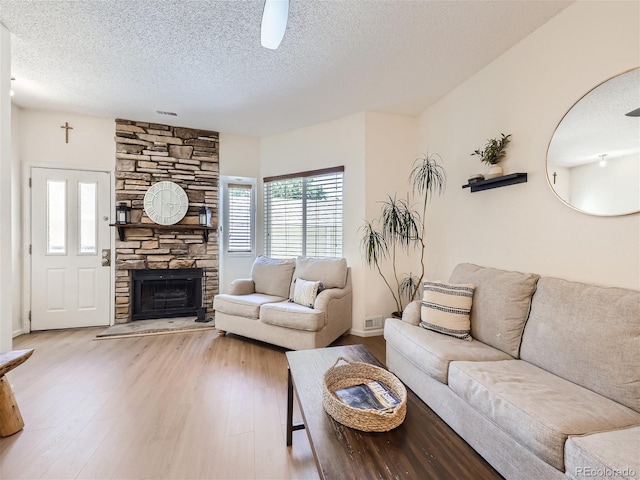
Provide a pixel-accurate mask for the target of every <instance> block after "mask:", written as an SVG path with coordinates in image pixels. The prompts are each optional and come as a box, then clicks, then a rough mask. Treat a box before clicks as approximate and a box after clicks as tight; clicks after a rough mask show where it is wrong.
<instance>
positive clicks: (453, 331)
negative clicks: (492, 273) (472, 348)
mask: <svg viewBox="0 0 640 480" xmlns="http://www.w3.org/2000/svg"><path fill="white" fill-rule="evenodd" d="M473 288H474V286H473V285H472V284H470V283H465V284H452V283H445V282H429V281H427V282H424V295H423V297H422V308H421V314H420V319H421V321H420V326H421V327H422V328H426V329H427V330H432V331H434V332H437V333H442V334H444V335H449V336H451V337H454V338H459V339H461V340H469V341H471V340H472V338H471V325H470V321H469V313H470V310H471V301H472V299H473Z"/></svg>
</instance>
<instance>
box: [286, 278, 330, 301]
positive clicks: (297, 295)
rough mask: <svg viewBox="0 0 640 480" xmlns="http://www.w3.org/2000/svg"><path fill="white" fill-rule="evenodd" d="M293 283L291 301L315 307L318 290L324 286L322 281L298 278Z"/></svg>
mask: <svg viewBox="0 0 640 480" xmlns="http://www.w3.org/2000/svg"><path fill="white" fill-rule="evenodd" d="M293 283H294V285H293V298H290V299H289V301H290V302H294V303H297V304H298V305H303V306H305V307H309V308H313V305H314V304H315V303H316V297H317V296H318V291H319V290H320V289H321V288H322V282H314V281H310V280H303V279H302V278H296V279H295V280H294V281H293Z"/></svg>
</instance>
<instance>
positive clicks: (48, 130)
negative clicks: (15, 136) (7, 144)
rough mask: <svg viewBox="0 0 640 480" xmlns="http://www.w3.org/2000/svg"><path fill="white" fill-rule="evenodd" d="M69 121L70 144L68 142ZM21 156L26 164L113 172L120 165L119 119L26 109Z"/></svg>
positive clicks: (21, 136)
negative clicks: (66, 130)
mask: <svg viewBox="0 0 640 480" xmlns="http://www.w3.org/2000/svg"><path fill="white" fill-rule="evenodd" d="M65 122H68V123H69V125H70V126H71V127H73V130H69V143H65V130H64V129H63V128H60V126H61V125H64V124H65ZM18 128H19V129H20V154H21V157H22V162H23V164H25V165H38V166H49V167H65V168H80V169H82V168H84V169H100V170H105V171H113V170H114V168H115V162H116V144H115V141H114V137H115V120H114V119H113V118H101V117H90V116H87V115H78V114H75V113H66V112H50V111H40V110H30V109H23V110H22V112H21V115H20V123H19V127H18Z"/></svg>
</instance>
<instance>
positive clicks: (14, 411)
mask: <svg viewBox="0 0 640 480" xmlns="http://www.w3.org/2000/svg"><path fill="white" fill-rule="evenodd" d="M32 353H33V348H30V349H28V350H14V351H13V352H7V353H0V437H8V436H9V435H13V434H14V433H16V432H19V431H20V430H22V428H23V427H24V421H23V420H22V415H20V409H19V408H18V404H17V403H16V398H15V397H14V396H13V390H11V385H9V380H7V378H6V377H5V376H4V374H5V373H7V372H10V371H11V370H13V369H14V368H16V367H17V366H18V365H22V364H23V363H24V362H26V361H27V359H28V358H29V357H30V356H31V354H32Z"/></svg>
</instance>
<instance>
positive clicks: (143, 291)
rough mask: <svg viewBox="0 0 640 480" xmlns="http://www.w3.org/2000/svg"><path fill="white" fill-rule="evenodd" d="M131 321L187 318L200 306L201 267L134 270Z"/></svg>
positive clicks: (132, 274)
mask: <svg viewBox="0 0 640 480" xmlns="http://www.w3.org/2000/svg"><path fill="white" fill-rule="evenodd" d="M131 281H132V283H133V296H132V313H131V320H149V319H152V318H170V317H188V316H191V315H196V314H197V309H198V308H200V307H201V306H202V269H201V268H179V269H169V270H155V269H145V270H133V271H132V273H131Z"/></svg>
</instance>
